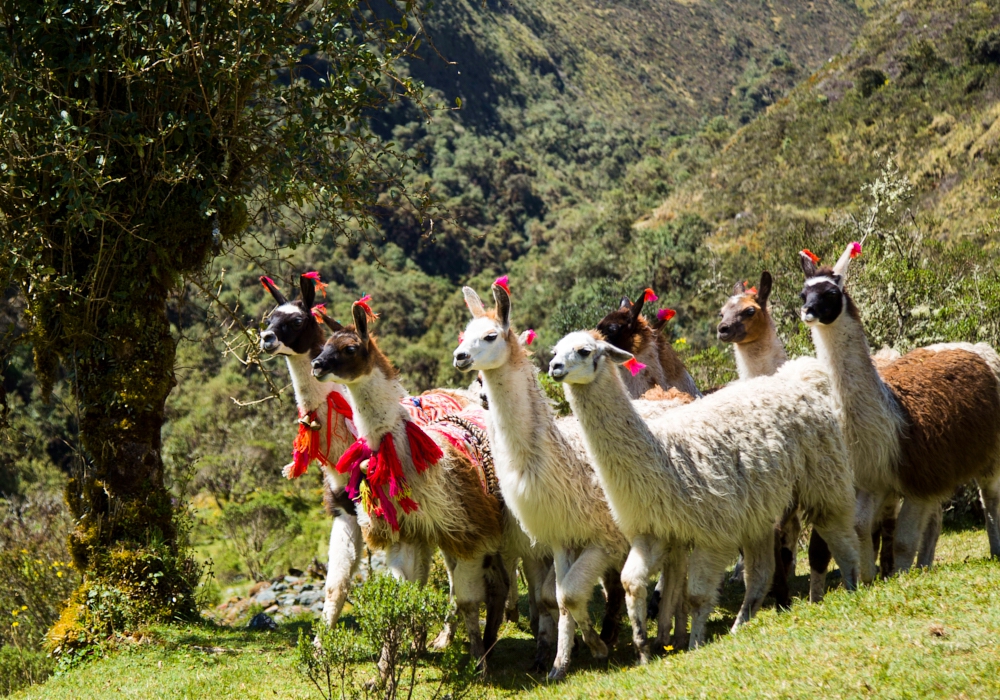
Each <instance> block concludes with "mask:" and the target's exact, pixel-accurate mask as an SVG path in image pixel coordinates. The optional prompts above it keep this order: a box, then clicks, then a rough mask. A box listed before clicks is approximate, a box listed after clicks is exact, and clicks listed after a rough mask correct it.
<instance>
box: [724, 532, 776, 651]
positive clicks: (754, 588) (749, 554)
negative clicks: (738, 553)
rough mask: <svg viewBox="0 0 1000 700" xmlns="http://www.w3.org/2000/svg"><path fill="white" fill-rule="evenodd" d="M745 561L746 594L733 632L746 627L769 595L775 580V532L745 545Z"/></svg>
mask: <svg viewBox="0 0 1000 700" xmlns="http://www.w3.org/2000/svg"><path fill="white" fill-rule="evenodd" d="M743 561H744V567H745V568H744V571H746V574H745V575H744V579H743V580H744V581H745V582H746V593H745V594H744V596H743V605H742V606H741V607H740V612H739V614H738V615H737V616H736V622H734V623H733V628H732V631H733V632H735V631H736V630H737V628H739V627H740V625H745V624H746V623H747V622H749V621H750V618H752V617H753V616H754V615H756V614H757V611H758V610H760V606H761V603H763V602H764V596H766V595H767V591H768V588H770V586H771V581H772V579H773V578H774V564H775V562H774V531H773V530H772V531H769V532H768V533H767V534H766V535H765V536H764V537H760V538H758V539H756V540H752V541H750V542H745V543H744V544H743Z"/></svg>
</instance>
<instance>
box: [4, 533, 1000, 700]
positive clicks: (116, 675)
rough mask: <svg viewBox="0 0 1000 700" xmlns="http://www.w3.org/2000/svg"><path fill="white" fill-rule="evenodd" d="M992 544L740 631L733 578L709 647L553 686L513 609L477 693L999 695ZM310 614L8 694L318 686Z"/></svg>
mask: <svg viewBox="0 0 1000 700" xmlns="http://www.w3.org/2000/svg"><path fill="white" fill-rule="evenodd" d="M986 553H987V549H986V537H985V535H984V533H983V532H982V531H981V530H978V529H977V530H975V531H967V530H958V531H951V532H945V534H944V535H943V536H942V539H941V542H940V544H939V556H940V560H941V565H939V566H936V567H935V568H934V570H932V571H930V572H925V573H920V572H917V573H913V574H910V575H908V576H904V577H901V578H896V579H893V580H892V581H889V582H885V583H879V584H877V585H875V586H873V587H870V588H867V589H864V590H862V591H860V592H859V593H857V594H854V595H851V594H847V593H845V592H843V591H834V592H831V593H830V594H829V595H828V596H827V598H826V600H825V601H824V602H823V603H822V604H820V605H809V604H808V603H804V602H802V601H801V600H799V601H797V602H796V603H795V604H794V605H793V607H792V609H791V611H790V612H788V613H780V614H778V613H775V611H774V610H770V609H769V610H764V611H763V612H762V613H761V614H760V616H759V617H758V618H757V619H756V620H754V621H753V622H752V623H751V624H750V625H748V626H747V627H746V628H745V629H743V630H741V632H740V633H739V634H737V635H727V634H725V633H724V629H725V626H726V625H728V624H730V623H731V621H732V618H733V616H734V615H735V611H736V609H737V608H738V605H739V603H738V594H739V593H740V591H739V590H738V588H739V587H738V586H732V585H730V586H728V587H727V595H726V599H725V605H724V607H723V609H722V612H721V614H717V615H716V616H715V618H714V621H713V625H712V627H713V630H714V631H715V632H716V633H718V634H720V635H723V636H720V637H718V638H716V639H715V640H713V641H712V642H711V643H710V644H708V645H707V646H706V647H704V648H703V649H701V650H699V651H697V652H693V653H674V654H670V655H668V656H666V657H664V658H661V659H658V660H655V661H654V662H653V663H651V664H650V665H649V666H647V667H635V666H633V664H634V662H635V660H634V654H633V652H632V650H631V648H630V644H629V643H628V641H627V640H628V635H623V637H622V642H621V643H620V644H619V646H618V649H617V651H616V653H615V655H614V661H613V662H612V663H611V665H610V667H607V668H606V667H604V665H603V664H595V663H593V662H591V661H590V660H589V659H588V654H587V652H586V651H584V650H580V651H579V652H578V653H577V660H576V661H575V662H574V669H573V671H572V672H571V674H570V677H569V679H568V680H567V681H566V682H565V683H563V684H561V685H558V686H549V685H547V684H546V683H545V682H544V680H543V679H541V678H536V677H533V676H530V675H528V674H527V673H526V672H525V670H524V669H525V668H526V667H527V665H528V662H529V658H530V655H531V646H532V645H531V643H530V641H529V640H528V639H527V637H526V635H525V633H524V632H523V631H518V630H516V629H513V626H512V625H511V624H510V623H506V625H505V628H504V630H503V635H504V636H503V638H502V640H501V642H500V645H499V646H498V650H497V654H496V656H495V657H494V668H495V669H496V671H495V672H494V673H492V674H491V675H490V676H489V677H487V678H486V679H485V681H484V682H483V683H482V684H481V685H478V686H476V687H474V688H473V692H472V694H471V697H511V696H515V697H539V698H541V697H546V698H548V697H560V698H562V697H565V698H577V697H608V698H610V697H621V698H636V697H665V696H669V697H678V698H694V697H740V698H764V697H815V696H816V695H817V694H819V693H822V694H823V695H828V696H831V697H844V696H850V697H877V698H889V697H930V696H937V697H966V698H990V697H996V696H997V694H998V693H1000V659H998V657H997V655H996V653H995V648H996V646H997V644H998V642H1000V587H998V586H997V577H998V575H1000V568H998V564H997V562H995V561H989V560H986V559H983V558H982V557H984V556H985V554H986ZM804 565H805V562H804V560H803V561H802V562H800V569H799V571H800V573H803V572H804ZM806 578H807V576H804V575H803V576H799V577H797V579H796V584H797V586H798V588H800V589H804V588H805V586H806V585H807V584H806ZM800 592H801V591H800ZM303 625H304V623H302V622H299V623H294V624H288V625H283V626H282V627H281V628H280V629H279V631H278V632H275V633H250V632H246V631H242V630H231V629H225V628H222V629H220V628H214V627H212V626H209V625H197V626H181V627H174V628H154V629H151V630H147V631H145V632H143V633H142V634H138V635H135V636H134V638H133V640H132V641H131V642H128V643H126V645H125V646H124V647H123V648H122V649H120V650H119V651H118V652H117V653H115V654H114V655H112V656H110V657H109V658H106V659H102V660H98V661H95V662H92V663H89V664H87V665H84V666H82V667H80V668H78V669H74V670H70V671H67V672H65V673H63V674H62V675H59V676H57V677H55V678H53V679H51V680H49V681H48V682H47V683H45V684H44V685H41V686H37V687H35V688H32V689H29V690H27V691H25V692H22V693H20V694H17V695H15V696H14V697H17V698H24V699H26V700H27V699H33V700H48V699H49V698H52V699H54V698H64V697H68V696H70V695H71V696H72V697H74V698H78V699H79V700H98V699H110V698H147V697H153V696H155V697H159V698H164V699H172V698H196V697H213V698H220V699H223V698H240V699H241V700H243V699H252V698H274V697H281V698H303V699H304V698H309V697H319V696H318V695H312V694H311V692H312V690H311V689H310V688H309V687H308V685H307V684H306V682H305V681H304V680H303V679H302V678H301V677H299V676H298V675H297V673H296V671H295V668H294V659H295V650H294V648H293V647H294V641H295V638H296V635H297V630H298V629H299V628H301V627H302V626H303ZM421 690H424V691H426V687H424V686H420V687H418V693H417V697H422V695H421V693H420V691H421Z"/></svg>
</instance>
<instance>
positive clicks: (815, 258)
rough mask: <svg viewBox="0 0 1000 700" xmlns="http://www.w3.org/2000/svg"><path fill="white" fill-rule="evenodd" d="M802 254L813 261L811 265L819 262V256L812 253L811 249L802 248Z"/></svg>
mask: <svg viewBox="0 0 1000 700" xmlns="http://www.w3.org/2000/svg"><path fill="white" fill-rule="evenodd" d="M802 254H803V255H805V256H806V257H807V258H809V259H810V260H812V261H813V265H815V264H816V263H818V262H819V256H818V255H816V253H814V252H812V251H811V250H809V249H808V248H803V249H802Z"/></svg>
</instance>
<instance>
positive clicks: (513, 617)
mask: <svg viewBox="0 0 1000 700" xmlns="http://www.w3.org/2000/svg"><path fill="white" fill-rule="evenodd" d="M517 562H518V560H517V559H514V558H511V560H510V561H509V562H508V563H507V578H508V579H509V580H510V588H509V589H508V590H507V604H506V605H505V606H504V616H505V617H506V618H507V619H508V620H509V621H510V622H513V623H514V624H515V625H516V624H517V621H518V619H519V618H520V617H521V612H520V610H518V607H517V605H518V603H519V602H520V600H521V596H520V593H519V592H518V590H517ZM532 632H534V630H532Z"/></svg>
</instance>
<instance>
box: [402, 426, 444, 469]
mask: <svg viewBox="0 0 1000 700" xmlns="http://www.w3.org/2000/svg"><path fill="white" fill-rule="evenodd" d="M406 439H407V440H408V441H409V443H410V456H411V457H412V458H413V466H414V467H416V469H417V473H418V474H421V473H423V472H424V471H426V469H427V468H428V467H429V466H431V465H432V464H437V463H438V461H440V459H441V458H442V457H444V452H442V451H441V448H440V447H438V444H437V443H436V442H434V441H433V440H431V438H430V436H428V435H427V433H425V432H424V431H423V430H421V429H420V426H418V425H417V424H416V423H414V422H413V421H406Z"/></svg>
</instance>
